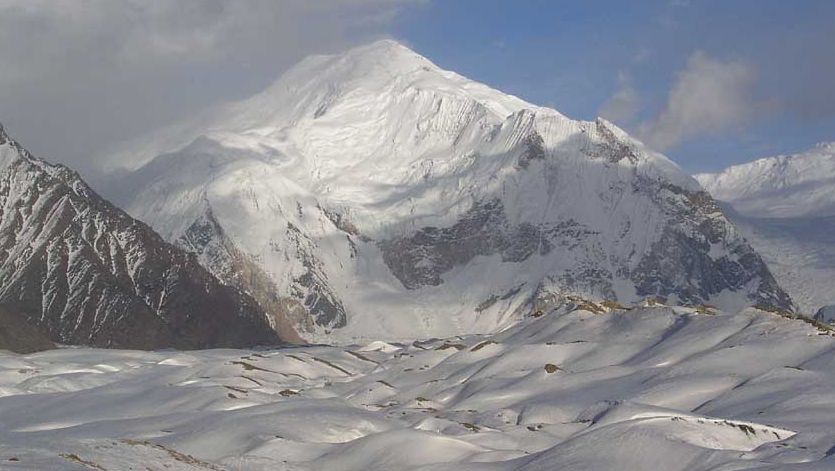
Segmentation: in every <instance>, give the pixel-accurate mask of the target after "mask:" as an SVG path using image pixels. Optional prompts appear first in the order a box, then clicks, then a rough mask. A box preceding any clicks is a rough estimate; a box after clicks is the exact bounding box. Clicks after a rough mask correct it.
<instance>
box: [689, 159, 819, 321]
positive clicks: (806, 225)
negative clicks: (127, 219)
mask: <svg viewBox="0 0 835 471" xmlns="http://www.w3.org/2000/svg"><path fill="white" fill-rule="evenodd" d="M696 179H698V180H699V182H700V183H701V184H702V185H703V186H704V187H705V188H706V189H707V190H708V191H710V192H711V194H712V195H713V196H714V197H715V198H716V199H718V200H722V201H724V202H727V204H729V205H730V206H732V208H733V209H732V210H729V211H727V213H728V215H729V216H730V218H731V219H732V220H733V222H734V223H735V224H736V225H737V227H738V228H739V229H740V230H741V231H742V232H743V233H744V234H745V237H746V238H747V239H748V240H749V241H750V242H751V245H752V246H753V247H754V248H755V249H756V250H757V252H759V253H760V254H761V255H762V256H763V258H764V259H765V261H766V262H767V264H768V266H769V268H770V269H771V271H772V273H773V274H774V276H775V277H776V278H777V281H778V282H779V284H780V286H782V287H783V288H785V289H786V291H787V292H788V293H789V294H790V295H791V297H792V300H793V301H794V302H795V303H796V304H797V306H798V307H799V308H800V309H801V310H802V311H803V312H804V313H806V314H809V315H812V314H815V313H816V312H817V311H818V310H819V309H821V308H822V307H823V306H827V305H835V143H824V144H819V145H817V146H816V147H815V148H813V149H811V150H809V151H806V152H802V153H799V154H794V155H783V156H777V157H768V158H764V159H759V160H756V161H753V162H750V163H747V164H742V165H736V166H733V167H730V168H728V169H726V170H724V171H722V172H720V173H716V174H701V175H696Z"/></svg>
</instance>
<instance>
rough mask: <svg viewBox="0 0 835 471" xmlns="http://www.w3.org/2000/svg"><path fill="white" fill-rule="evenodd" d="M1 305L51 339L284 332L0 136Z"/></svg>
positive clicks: (260, 339)
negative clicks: (276, 330) (276, 329)
mask: <svg viewBox="0 0 835 471" xmlns="http://www.w3.org/2000/svg"><path fill="white" fill-rule="evenodd" d="M0 303H2V304H3V305H5V306H6V307H7V308H8V309H10V310H12V311H14V312H15V313H16V315H17V316H18V317H19V318H22V319H25V321H26V322H27V323H29V324H31V325H32V326H34V327H35V328H36V329H37V331H39V332H43V333H44V334H45V335H47V336H48V337H49V339H51V340H52V341H55V342H60V343H66V344H80V345H93V346H100V347H118V348H140V349H152V348H163V347H176V348H184V349H192V348H205V347H243V346H252V345H256V344H275V343H278V342H279V338H278V336H277V335H276V333H275V332H274V331H273V329H271V328H270V326H269V324H268V323H267V320H266V317H265V314H264V312H263V311H262V310H261V308H260V307H259V306H258V304H257V303H256V302H255V301H254V300H253V299H252V298H251V297H249V296H247V295H245V294H243V293H241V292H240V291H239V290H237V289H235V288H233V287H229V286H226V285H224V284H222V283H220V282H219V281H218V280H217V279H216V278H214V277H213V276H212V275H211V274H210V273H209V272H208V271H207V270H206V269H205V268H203V267H202V266H201V265H200V264H199V263H198V262H197V260H196V258H195V257H194V256H193V255H190V254H188V253H186V252H184V251H183V250H181V249H178V248H176V247H174V246H173V245H171V244H169V243H167V242H165V241H164V240H163V239H162V238H161V237H160V236H159V235H157V234H156V233H155V232H154V231H153V230H152V229H151V228H149V227H148V226H146V225H145V224H143V223H141V222H139V221H137V220H135V219H133V218H131V217H130V216H128V215H127V214H126V213H124V212H123V211H121V210H120V209H118V208H116V207H114V206H113V205H111V204H110V203H108V202H107V201H105V200H104V199H102V198H101V197H99V196H98V195H97V194H95V193H94V192H93V191H92V190H91V189H90V188H89V187H88V186H87V185H86V184H85V183H84V181H82V179H81V178H80V177H79V176H78V174H76V173H75V172H73V171H71V170H69V169H68V168H66V167H63V166H60V165H51V164H48V163H46V162H44V161H42V160H38V159H36V158H35V157H33V156H32V155H30V154H29V153H28V152H27V151H26V150H25V149H23V147H21V146H20V145H19V144H18V143H16V142H15V141H13V140H11V139H10V138H9V137H8V136H7V135H6V134H5V133H0Z"/></svg>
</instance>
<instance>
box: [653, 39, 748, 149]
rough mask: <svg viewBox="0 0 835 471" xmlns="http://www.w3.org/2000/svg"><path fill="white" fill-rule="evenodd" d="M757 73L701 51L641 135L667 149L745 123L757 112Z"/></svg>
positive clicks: (691, 58)
mask: <svg viewBox="0 0 835 471" xmlns="http://www.w3.org/2000/svg"><path fill="white" fill-rule="evenodd" d="M753 82H754V74H753V72H752V71H751V69H750V68H749V67H748V66H746V65H745V64H743V63H740V62H721V61H717V60H715V59H713V58H711V57H708V56H707V55H706V54H705V53H703V52H700V51H697V52H695V53H693V54H692V55H691V56H690V58H689V60H688V61H687V66H686V67H685V69H684V70H683V71H681V72H680V73H679V74H678V77H677V79H676V82H675V83H674V84H673V87H672V89H671V90H670V93H669V96H668V97H667V103H666V106H665V108H664V109H663V110H662V111H661V113H660V114H659V115H658V117H657V118H656V119H654V120H651V121H649V122H646V123H644V124H642V125H641V126H640V128H639V132H638V134H639V135H640V136H641V138H642V139H643V140H644V141H645V142H647V143H648V144H650V145H651V146H653V147H655V148H657V149H660V150H663V149H667V148H669V147H672V146H674V145H676V144H678V143H680V142H682V141H684V140H686V139H689V138H693V137H696V136H700V135H705V134H712V133H718V132H722V131H725V130H727V129H728V128H729V127H735V126H740V125H744V124H745V123H746V122H747V121H748V120H749V119H750V118H751V117H752V115H753V113H752V112H753V109H754V108H755V103H754V102H753V99H752V88H753Z"/></svg>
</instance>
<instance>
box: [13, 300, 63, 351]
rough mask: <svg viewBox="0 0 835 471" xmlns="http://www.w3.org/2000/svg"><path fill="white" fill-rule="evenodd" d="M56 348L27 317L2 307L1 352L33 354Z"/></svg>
mask: <svg viewBox="0 0 835 471" xmlns="http://www.w3.org/2000/svg"><path fill="white" fill-rule="evenodd" d="M50 348H55V344H54V343H52V341H50V340H49V337H48V336H47V335H46V333H44V332H43V331H41V329H39V328H38V327H37V326H34V325H31V324H30V323H29V322H28V320H27V319H26V317H25V316H23V315H21V314H20V313H18V312H15V311H14V310H13V309H10V308H8V307H7V306H0V350H10V351H12V352H15V353H32V352H37V351H39V350H48V349H50Z"/></svg>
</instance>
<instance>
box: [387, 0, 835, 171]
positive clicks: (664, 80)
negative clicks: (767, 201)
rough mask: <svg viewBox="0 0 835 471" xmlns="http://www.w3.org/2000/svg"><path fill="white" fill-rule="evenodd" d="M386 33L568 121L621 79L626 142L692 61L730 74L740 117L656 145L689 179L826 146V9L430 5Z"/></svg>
mask: <svg viewBox="0 0 835 471" xmlns="http://www.w3.org/2000/svg"><path fill="white" fill-rule="evenodd" d="M393 34H394V36H395V37H397V38H400V39H402V40H404V41H405V42H407V43H408V44H409V45H410V46H412V47H413V48H414V49H416V50H417V51H418V52H420V53H422V54H424V55H426V56H427V57H429V58H431V59H432V60H433V61H435V62H436V63H438V64H439V65H441V66H442V67H444V68H449V69H453V70H456V71H458V72H459V73H462V74H463V75H466V76H469V77H471V78H474V79H477V80H479V81H482V82H486V83H488V84H490V85H492V86H495V87H496V88H499V89H501V90H504V91H507V92H510V93H513V94H515V95H518V96H520V97H522V98H525V99H527V100H529V101H532V102H535V103H537V104H541V105H547V106H552V107H554V108H556V109H558V110H560V111H561V112H563V113H564V114H566V115H568V116H571V117H575V118H583V119H592V118H594V117H595V116H597V115H599V114H601V112H602V111H604V113H603V114H604V115H605V111H606V110H605V107H606V106H605V105H606V104H607V102H608V101H609V100H610V99H611V97H612V96H613V95H614V94H615V93H617V92H618V90H620V89H622V88H623V83H624V81H626V82H628V84H629V86H630V88H631V89H632V91H633V92H634V93H633V94H632V96H633V99H634V101H635V102H636V104H635V105H634V108H635V110H634V116H632V117H631V118H629V117H626V118H624V117H622V116H618V118H619V119H614V121H616V122H618V124H620V125H621V126H622V127H625V128H626V129H628V130H630V131H632V132H634V133H636V134H641V133H640V127H641V124H643V123H647V122H652V121H653V120H654V119H656V118H657V117H658V116H659V115H660V114H661V113H662V112H663V111H664V109H665V107H666V105H667V104H668V97H669V94H670V91H671V89H672V88H673V87H674V85H675V84H676V82H677V79H678V78H679V77H680V74H681V73H682V71H684V70H685V69H686V68H687V65H688V60H689V59H690V58H691V56H692V55H693V54H694V53H697V51H701V53H702V54H703V55H704V56H705V57H707V58H708V60H710V61H712V62H713V63H716V64H720V65H722V64H724V65H729V64H735V65H739V66H740V67H742V68H744V70H745V71H746V74H747V79H746V80H744V82H745V84H744V86H741V87H737V88H741V90H739V91H740V93H742V94H744V95H746V96H745V98H744V100H743V101H742V104H747V105H750V106H747V108H749V109H750V111H749V112H747V113H743V115H742V116H735V117H734V118H733V119H728V120H727V123H726V124H724V125H722V126H720V128H721V129H718V130H716V129H710V130H706V131H704V132H696V133H695V134H693V135H687V136H683V137H682V138H681V139H680V140H679V142H676V143H674V144H672V145H669V146H665V148H664V152H665V153H667V154H668V155H669V156H670V157H672V158H673V159H674V160H676V161H677V162H679V164H681V165H682V167H684V168H685V169H686V170H688V171H691V172H697V171H706V170H715V169H718V168H722V167H725V166H727V165H729V164H731V163H737V162H744V161H748V160H751V159H753V158H756V157H761V156H765V155H771V154H776V153H783V152H792V151H800V150H804V149H805V148H808V147H810V146H812V145H814V144H815V143H816V142H820V141H827V140H835V2H833V1H804V0H801V1H785V0H783V1H775V0H734V1H697V0H692V1H685V0H678V1H669V0H667V1H640V2H637V1H636V2H631V1H630V2H626V1H602V0H600V1H547V0H529V1H512V2H511V1H499V0H483V1H476V0H457V1H433V2H430V3H429V4H426V5H423V6H420V7H417V8H412V9H410V10H409V11H408V12H407V13H406V14H404V15H402V16H401V17H399V19H398V21H397V23H396V25H395V27H394V28H393ZM698 72H699V71H698V70H696V71H694V74H695V75H696V76H698ZM705 119H711V116H710V115H709V114H708V115H707V116H705Z"/></svg>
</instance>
